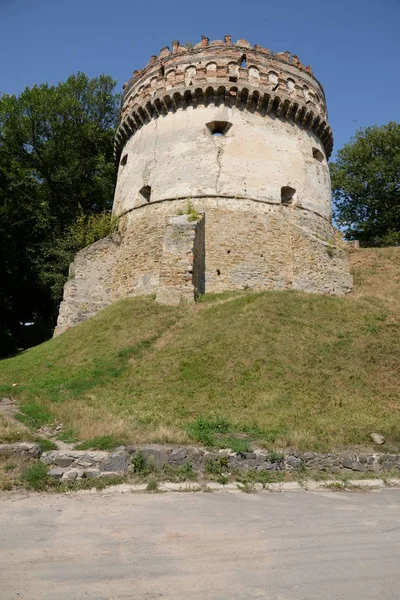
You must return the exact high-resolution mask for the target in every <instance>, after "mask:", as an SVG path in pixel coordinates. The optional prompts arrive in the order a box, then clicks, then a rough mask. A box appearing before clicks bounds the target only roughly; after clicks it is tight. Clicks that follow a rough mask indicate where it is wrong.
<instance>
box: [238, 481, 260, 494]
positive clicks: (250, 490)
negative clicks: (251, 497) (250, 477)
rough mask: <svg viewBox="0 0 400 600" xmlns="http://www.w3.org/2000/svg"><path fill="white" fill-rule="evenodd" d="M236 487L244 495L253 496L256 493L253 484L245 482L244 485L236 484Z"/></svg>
mask: <svg viewBox="0 0 400 600" xmlns="http://www.w3.org/2000/svg"><path fill="white" fill-rule="evenodd" d="M237 486H238V488H239V490H241V491H242V492H244V493H245V494H254V492H255V491H256V490H255V487H254V483H253V482H249V481H246V482H245V483H238V484H237Z"/></svg>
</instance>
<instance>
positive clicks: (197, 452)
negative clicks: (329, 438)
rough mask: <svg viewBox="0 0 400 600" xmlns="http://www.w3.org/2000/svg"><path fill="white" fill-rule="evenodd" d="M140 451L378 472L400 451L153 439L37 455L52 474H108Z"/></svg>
mask: <svg viewBox="0 0 400 600" xmlns="http://www.w3.org/2000/svg"><path fill="white" fill-rule="evenodd" d="M139 452H140V453H141V455H142V456H143V457H144V459H145V460H147V461H151V462H152V464H154V466H155V467H158V468H161V467H162V466H163V464H167V465H169V466H173V467H180V466H182V465H184V464H185V463H190V464H191V465H192V468H193V469H194V470H195V471H198V472H204V471H207V464H208V463H209V462H210V461H211V462H215V461H219V462H220V464H221V465H222V466H223V467H224V470H226V472H227V473H234V472H243V471H293V470H297V469H300V468H302V469H306V470H307V471H309V472H310V473H311V472H313V471H325V472H328V473H340V472H358V473H368V472H370V473H380V472H385V471H395V470H398V471H399V472H400V455H395V454H378V453H359V452H353V451H347V452H341V453H332V454H319V453H315V452H305V453H299V452H292V453H286V454H285V455H278V454H276V453H268V452H242V453H234V452H229V451H219V452H212V451H208V450H205V449H204V448H196V447H167V446H161V445H157V444H153V445H149V446H144V447H141V448H137V447H133V446H130V447H121V448H119V449H118V450H116V451H115V452H88V451H84V450H80V451H78V450H73V451H67V452H61V451H51V452H44V453H43V454H42V457H41V460H42V461H43V462H44V463H45V464H47V465H49V467H50V475H52V476H53V477H59V478H63V479H75V478H81V477H110V476H111V474H114V475H115V474H120V473H125V472H128V471H132V470H133V468H132V464H133V461H134V458H135V456H137V454H138V453H139ZM221 459H222V461H221Z"/></svg>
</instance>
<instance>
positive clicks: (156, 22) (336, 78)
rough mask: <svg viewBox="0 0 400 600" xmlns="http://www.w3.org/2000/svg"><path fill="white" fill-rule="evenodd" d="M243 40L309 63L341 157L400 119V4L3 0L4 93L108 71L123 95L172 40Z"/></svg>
mask: <svg viewBox="0 0 400 600" xmlns="http://www.w3.org/2000/svg"><path fill="white" fill-rule="evenodd" d="M224 34H231V35H232V39H233V40H234V41H236V40H237V39H238V38H246V39H248V40H249V42H250V43H251V44H257V43H258V44H261V45H263V46H266V47H267V48H270V49H271V50H272V51H274V52H279V51H283V50H290V51H291V52H293V53H295V54H297V55H298V56H299V58H300V60H301V61H302V62H303V63H304V64H306V65H307V64H310V65H311V66H312V68H313V70H314V73H315V75H316V77H317V78H318V79H319V80H320V81H321V83H322V85H323V86H324V88H325V92H326V96H327V101H328V110H329V121H330V123H331V126H332V128H333V133H334V138H335V149H336V150H337V149H339V148H340V147H341V146H342V145H343V144H344V143H345V142H347V141H348V140H349V138H350V136H351V135H353V133H354V132H355V130H356V129H358V128H359V127H364V126H366V125H372V124H375V123H378V124H385V123H387V122H388V121H390V120H397V121H399V120H400V116H399V106H400V102H399V98H400V68H399V65H400V0H330V1H329V2H328V1H327V0H284V1H281V2H277V1H276V0H275V1H269V0H247V1H243V0H241V1H240V2H239V1H238V0H230V1H228V0H213V1H211V0H202V1H197V2H194V1H193V0H186V1H183V0H169V1H168V2H167V1H163V2H161V1H160V0H153V1H152V2H145V1H143V0H123V1H121V2H112V1H110V0H64V1H63V0H0V92H3V93H8V94H11V93H15V94H17V93H19V92H20V91H21V90H22V89H23V88H24V87H25V86H31V85H33V84H34V83H37V84H40V83H42V82H49V83H56V82H57V81H61V80H64V79H65V78H66V77H68V75H70V74H71V73H75V72H76V71H78V70H80V71H84V72H85V73H87V74H88V75H90V76H95V75H98V74H100V73H102V72H103V73H106V74H108V75H111V76H113V77H114V78H115V79H117V80H118V87H119V88H121V86H122V84H123V82H124V81H127V80H129V78H130V75H131V73H132V71H133V70H134V69H137V68H142V67H143V66H144V65H145V64H146V63H147V61H148V60H149V58H150V56H151V55H152V54H157V53H158V52H159V50H160V48H161V47H162V46H165V45H169V46H171V42H172V40H173V39H178V40H180V42H181V43H184V42H187V41H189V42H193V43H196V42H197V41H199V40H200V36H201V35H206V36H207V37H209V38H210V40H213V39H221V38H223V36H224Z"/></svg>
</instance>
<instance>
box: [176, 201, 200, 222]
mask: <svg viewBox="0 0 400 600" xmlns="http://www.w3.org/2000/svg"><path fill="white" fill-rule="evenodd" d="M178 215H187V217H188V221H197V219H198V218H199V213H198V212H197V210H196V209H195V207H194V206H193V202H192V199H191V198H187V200H186V208H185V209H181V210H179V211H178Z"/></svg>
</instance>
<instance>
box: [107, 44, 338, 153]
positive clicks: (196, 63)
mask: <svg viewBox="0 0 400 600" xmlns="http://www.w3.org/2000/svg"><path fill="white" fill-rule="evenodd" d="M243 61H244V63H243ZM242 63H243V66H241V65H242ZM210 103H214V104H225V105H227V106H238V107H239V108H241V109H243V108H246V109H248V110H250V111H252V112H255V111H257V112H259V113H260V114H262V115H268V114H273V115H276V116H277V117H279V118H284V119H288V120H292V121H294V122H296V123H298V124H300V125H302V126H303V127H306V128H308V129H310V130H312V131H314V133H315V134H316V135H317V136H318V137H319V138H320V139H321V141H322V143H323V145H324V149H325V152H326V155H327V158H329V156H330V154H331V151H332V147H333V138H332V131H331V128H330V126H329V124H328V122H327V110H326V103H325V95H324V91H323V88H322V86H321V84H320V83H319V82H318V81H317V79H316V78H315V77H314V76H313V74H312V70H311V67H305V66H304V65H303V64H302V63H301V62H300V60H299V59H298V57H297V56H296V55H290V53H289V52H281V53H277V54H272V53H271V52H270V51H269V50H268V49H267V48H263V47H262V46H259V45H255V46H253V47H251V46H250V44H249V43H248V42H247V41H246V40H238V42H237V43H236V44H231V41H230V36H225V40H224V41H220V40H217V41H215V42H211V43H209V42H208V39H207V38H204V37H203V39H202V42H200V44H197V45H196V46H194V47H193V48H192V49H190V50H189V49H187V48H186V47H185V46H181V45H180V44H179V42H177V41H175V42H173V45H172V52H171V51H170V50H169V48H168V47H165V48H163V49H162V50H161V52H160V55H159V56H153V57H152V58H151V60H150V61H149V63H148V64H147V65H146V67H145V68H144V69H142V70H141V71H135V72H134V75H133V77H132V79H131V80H130V82H129V83H128V84H125V86H124V96H123V100H122V107H121V123H120V126H119V128H118V131H117V134H116V138H115V153H116V157H117V159H118V158H119V156H120V154H121V151H122V148H123V146H124V144H125V143H126V141H127V139H129V137H130V136H131V135H132V134H134V133H135V131H136V130H137V129H140V128H141V127H142V126H143V124H145V123H146V122H148V121H149V120H151V119H153V118H157V117H158V116H159V115H162V114H167V113H168V112H169V111H176V110H177V109H179V108H182V109H185V108H186V107H187V106H193V107H196V106H198V105H202V104H203V105H204V104H206V105H207V104H210Z"/></svg>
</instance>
